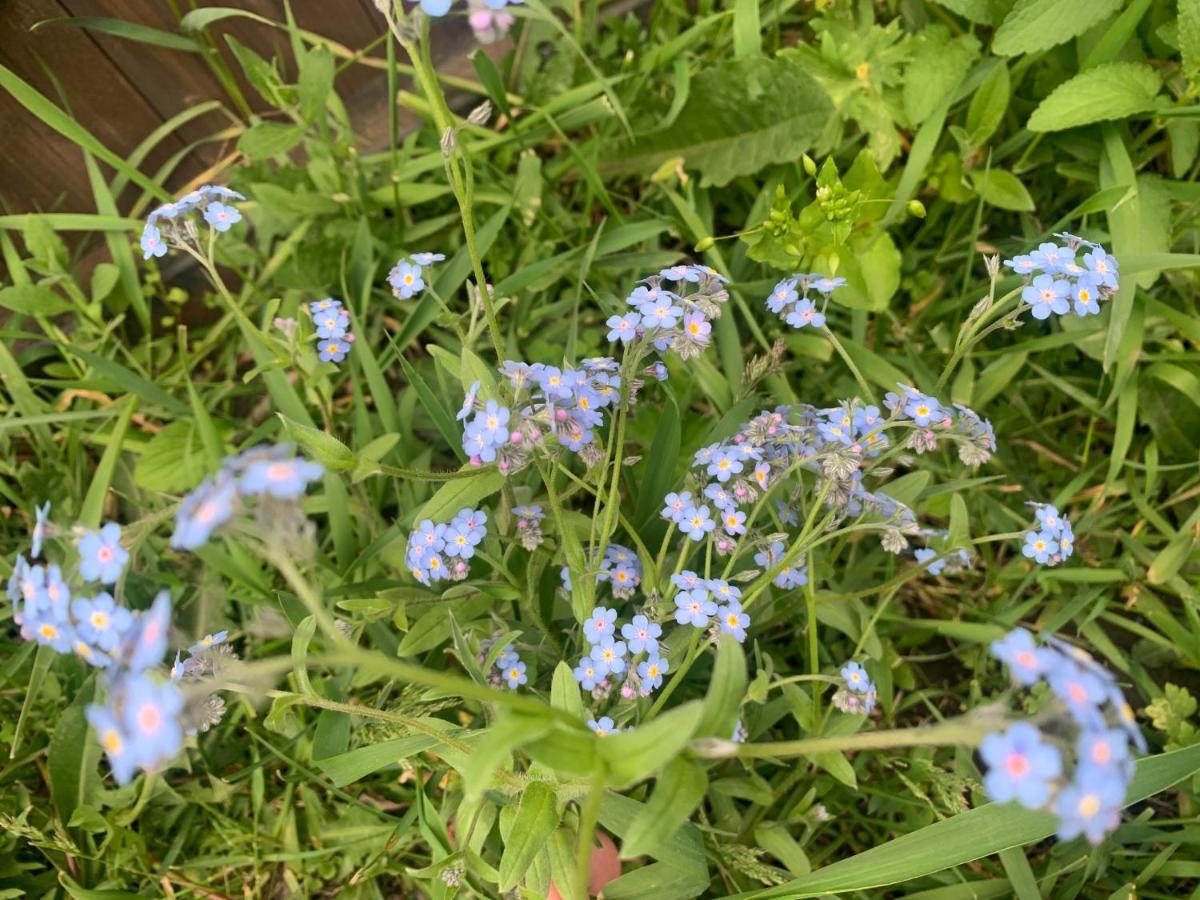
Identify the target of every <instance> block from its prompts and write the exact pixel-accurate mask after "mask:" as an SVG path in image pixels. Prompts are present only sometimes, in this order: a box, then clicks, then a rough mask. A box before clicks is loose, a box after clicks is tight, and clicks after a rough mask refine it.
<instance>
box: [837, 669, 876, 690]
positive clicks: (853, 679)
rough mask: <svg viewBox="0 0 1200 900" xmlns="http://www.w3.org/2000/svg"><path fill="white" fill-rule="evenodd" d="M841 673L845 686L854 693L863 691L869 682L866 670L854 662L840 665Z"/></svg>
mask: <svg viewBox="0 0 1200 900" xmlns="http://www.w3.org/2000/svg"><path fill="white" fill-rule="evenodd" d="M841 675H842V680H843V681H845V682H846V687H847V688H848V689H849V690H851V691H854V692H855V693H859V694H861V693H864V692H865V691H866V690H867V688H868V687H869V686H870V684H871V679H870V677H869V676H868V675H867V670H866V669H864V668H863V667H862V666H861V665H859V664H858V663H856V662H848V663H846V664H845V665H844V666H842V671H841Z"/></svg>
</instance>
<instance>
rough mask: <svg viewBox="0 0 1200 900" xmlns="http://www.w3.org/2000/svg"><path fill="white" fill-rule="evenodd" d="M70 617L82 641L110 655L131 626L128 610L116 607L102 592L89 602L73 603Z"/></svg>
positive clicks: (82, 600)
mask: <svg viewBox="0 0 1200 900" xmlns="http://www.w3.org/2000/svg"><path fill="white" fill-rule="evenodd" d="M71 615H72V616H73V617H74V618H75V630H76V631H78V632H79V634H80V636H81V637H83V638H84V640H87V641H91V642H92V643H93V644H95V645H96V646H97V647H99V648H100V649H101V650H104V651H106V652H110V653H111V652H112V651H113V650H115V649H116V648H117V645H118V644H119V643H120V642H121V640H122V639H123V638H124V637H125V635H126V633H127V632H128V631H129V629H130V627H131V626H132V625H133V616H132V615H131V614H130V612H129V610H127V609H125V607H123V606H117V604H116V602H115V601H114V600H113V598H112V596H111V595H110V594H108V593H105V592H103V591H102V592H101V593H99V594H97V595H96V596H95V597H93V598H92V599H90V600H84V599H79V600H76V601H74V602H73V603H72V604H71Z"/></svg>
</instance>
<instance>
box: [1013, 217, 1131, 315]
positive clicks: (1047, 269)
mask: <svg viewBox="0 0 1200 900" xmlns="http://www.w3.org/2000/svg"><path fill="white" fill-rule="evenodd" d="M1054 236H1055V237H1057V238H1061V239H1062V241H1063V244H1062V245H1061V246H1060V245H1059V244H1055V243H1053V242H1050V241H1047V242H1045V243H1043V244H1040V245H1039V246H1038V248H1037V249H1036V250H1034V251H1033V252H1032V253H1026V254H1023V255H1020V256H1014V257H1013V258H1012V259H1006V260H1005V261H1004V265H1006V266H1008V267H1009V268H1011V269H1012V270H1013V271H1014V272H1016V273H1017V274H1018V275H1023V276H1025V278H1026V280H1027V281H1028V284H1026V286H1025V288H1024V290H1022V291H1021V299H1022V300H1023V301H1024V302H1025V303H1027V304H1029V308H1030V310H1031V312H1032V314H1033V317H1034V318H1035V319H1048V318H1050V316H1051V314H1053V315H1057V316H1065V315H1068V314H1070V313H1072V312H1074V313H1075V315H1077V316H1096V315H1099V314H1100V301H1102V300H1107V299H1108V298H1110V297H1112V296H1113V295H1114V294H1116V293H1117V290H1118V289H1119V285H1118V283H1117V279H1118V277H1119V274H1120V273H1119V270H1118V267H1117V261H1116V259H1114V258H1113V257H1112V256H1110V255H1109V254H1108V253H1107V252H1106V251H1105V250H1104V248H1103V247H1102V246H1100V245H1099V244H1095V243H1092V242H1091V241H1086V240H1084V239H1083V238H1081V237H1076V236H1075V235H1073V234H1068V233H1067V232H1065V231H1064V232H1060V233H1058V234H1056V235H1054ZM1080 249H1082V250H1083V257H1082V260H1081V259H1080V258H1079V257H1078V252H1079V250H1080Z"/></svg>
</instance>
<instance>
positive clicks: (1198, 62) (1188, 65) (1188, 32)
mask: <svg viewBox="0 0 1200 900" xmlns="http://www.w3.org/2000/svg"><path fill="white" fill-rule="evenodd" d="M1178 34H1179V55H1180V56H1181V57H1182V59H1183V74H1184V75H1185V76H1186V77H1187V80H1188V81H1190V82H1191V84H1192V91H1193V92H1194V91H1196V89H1197V88H1200V0H1179V31H1178Z"/></svg>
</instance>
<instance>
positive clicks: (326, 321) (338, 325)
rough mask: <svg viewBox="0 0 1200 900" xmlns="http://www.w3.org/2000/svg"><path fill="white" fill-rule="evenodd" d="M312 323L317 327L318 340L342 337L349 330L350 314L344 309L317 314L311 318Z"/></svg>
mask: <svg viewBox="0 0 1200 900" xmlns="http://www.w3.org/2000/svg"><path fill="white" fill-rule="evenodd" d="M313 321H314V323H315V324H316V326H317V337H319V338H340V337H344V336H345V334H346V332H347V331H348V330H349V328H350V314H349V313H347V312H346V311H345V310H344V309H337V310H329V311H327V312H324V313H318V314H317V315H315V316H314V317H313Z"/></svg>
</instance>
